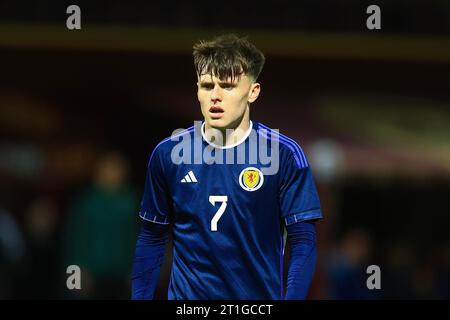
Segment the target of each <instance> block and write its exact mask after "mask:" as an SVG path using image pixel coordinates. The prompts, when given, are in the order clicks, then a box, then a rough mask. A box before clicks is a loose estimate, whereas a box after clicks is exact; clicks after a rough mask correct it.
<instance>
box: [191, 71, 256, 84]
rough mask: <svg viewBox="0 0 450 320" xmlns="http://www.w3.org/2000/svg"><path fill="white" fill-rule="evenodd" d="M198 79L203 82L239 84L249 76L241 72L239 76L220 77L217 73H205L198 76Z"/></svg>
mask: <svg viewBox="0 0 450 320" xmlns="http://www.w3.org/2000/svg"><path fill="white" fill-rule="evenodd" d="M198 80H199V82H202V83H234V84H238V83H240V82H243V81H245V80H247V76H246V75H245V74H240V75H239V76H236V77H231V76H229V77H224V78H219V77H218V76H216V75H215V74H211V73H203V74H201V75H200V76H199V77H198Z"/></svg>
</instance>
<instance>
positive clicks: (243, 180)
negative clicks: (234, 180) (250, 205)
mask: <svg viewBox="0 0 450 320" xmlns="http://www.w3.org/2000/svg"><path fill="white" fill-rule="evenodd" d="M263 182H264V176H263V174H262V172H261V171H260V170H259V169H258V168H254V167H248V168H245V169H244V170H242V171H241V174H240V175H239V184H240V185H241V187H242V189H244V190H246V191H256V190H258V189H259V188H261V186H262V184H263Z"/></svg>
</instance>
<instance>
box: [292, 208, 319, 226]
mask: <svg viewBox="0 0 450 320" xmlns="http://www.w3.org/2000/svg"><path fill="white" fill-rule="evenodd" d="M322 218H323V217H322V211H321V210H320V208H317V209H312V210H308V211H303V212H300V213H293V214H290V215H288V216H287V217H285V218H284V222H285V224H286V225H287V226H289V225H291V224H293V223H297V222H302V221H306V220H313V219H322Z"/></svg>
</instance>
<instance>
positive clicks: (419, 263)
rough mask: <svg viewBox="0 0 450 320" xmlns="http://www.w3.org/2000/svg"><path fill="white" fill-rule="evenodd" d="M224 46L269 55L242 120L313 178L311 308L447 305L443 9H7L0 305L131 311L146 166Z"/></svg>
mask: <svg viewBox="0 0 450 320" xmlns="http://www.w3.org/2000/svg"><path fill="white" fill-rule="evenodd" d="M71 4H76V5H78V6H79V7H80V9H81V30H72V31H70V30H68V29H67V28H66V19H67V18H68V17H69V15H70V14H67V13H66V9H67V7H68V6H69V5H71ZM370 4H377V5H379V6H380V8H381V27H382V28H381V30H373V31H372V30H368V29H367V28H366V19H367V18H368V16H369V15H368V14H367V13H366V8H367V7H368V6H369V5H370ZM224 32H234V33H236V34H238V35H248V36H249V39H250V40H251V41H252V42H254V43H255V44H256V45H257V46H258V47H259V48H260V49H262V51H263V52H264V53H265V54H266V58H267V62H266V65H265V68H264V70H263V72H262V74H261V77H260V79H259V80H260V83H261V84H262V94H261V96H260V98H259V99H258V101H257V102H256V103H255V104H254V105H253V106H252V110H251V116H252V118H253V119H254V120H256V121H261V122H263V123H265V124H266V125H268V126H270V127H272V128H279V129H280V131H281V132H282V133H284V134H287V135H289V136H291V137H292V138H295V139H296V140H297V141H298V142H299V143H300V144H301V146H302V147H303V149H304V150H305V152H306V154H307V155H308V157H309V160H310V163H311V166H312V168H313V171H314V173H315V176H316V182H317V185H318V189H319V193H320V197H321V202H322V207H323V212H324V216H325V219H324V220H323V221H321V222H319V223H318V225H317V226H318V253H319V260H318V267H317V270H316V273H315V277H314V281H313V284H312V287H311V290H310V295H309V298H310V299H449V298H450V279H449V278H450V272H449V271H450V236H449V230H450V201H449V198H450V90H449V89H450V81H449V74H450V2H449V1H448V0H429V1H424V0H422V1H414V0H409V1H404V0H390V1H376V2H372V1H370V2H369V1H364V0H359V1H357V0H335V1H313V0H298V1H295V2H292V3H291V2H288V1H284V0H281V1H277V2H276V3H274V2H264V1H260V2H257V3H252V4H244V3H242V2H241V3H239V4H238V3H236V4H233V2H226V3H222V2H210V1H195V2H193V3H189V2H183V3H173V2H169V1H165V2H162V1H140V0H130V1H127V2H125V1H113V0H110V1H96V2H95V3H93V1H76V2H69V1H56V0H40V1H26V2H24V1H20V0H19V1H12V0H6V1H2V0H0V298H1V299H128V298H129V296H130V273H131V263H132V259H133V254H134V245H135V241H136V236H137V232H138V230H139V222H140V221H139V218H138V215H137V213H138V209H139V202H140V198H141V196H142V191H143V187H144V181H145V173H146V168H147V161H148V158H149V156H150V153H151V151H152V150H153V148H154V147H155V146H156V145H157V143H158V142H159V141H160V140H162V139H163V138H165V137H168V136H170V134H171V133H172V131H173V130H174V129H176V128H187V127H189V126H191V125H192V124H193V121H194V120H201V113H200V110H199V106H198V102H197V100H196V85H195V83H196V78H195V72H194V68H193V62H192V57H191V50H192V45H193V43H195V42H196V41H197V40H199V39H205V38H210V37H212V36H215V35H219V34H221V33H224ZM170 258H171V255H170V246H168V247H167V258H166V260H165V263H164V266H163V269H162V272H161V279H160V282H159V285H158V288H157V292H156V298H157V299H166V290H167V284H168V279H169V275H170ZM288 258H289V252H288V253H287V255H286V259H288ZM73 264H75V265H79V266H80V267H81V269H82V290H80V291H77V290H73V291H70V290H68V289H67V288H66V279H67V277H68V275H67V274H66V268H67V266H69V265H73ZM372 264H375V265H378V266H379V267H380V269H381V290H368V289H367V287H366V279H367V277H368V276H369V275H368V274H367V273H366V268H367V266H369V265H372ZM285 265H286V264H285Z"/></svg>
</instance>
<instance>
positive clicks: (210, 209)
mask: <svg viewBox="0 0 450 320" xmlns="http://www.w3.org/2000/svg"><path fill="white" fill-rule="evenodd" d="M173 176H174V177H176V181H173V182H172V183H171V188H170V189H171V198H172V201H173V202H172V205H173V214H174V217H173V219H174V222H175V223H176V224H178V225H183V224H184V223H186V226H187V225H189V226H191V227H195V226H197V227H201V228H207V229H209V230H210V231H213V232H214V231H220V230H224V229H227V228H236V225H241V226H242V225H245V224H248V223H252V224H263V225H271V224H272V227H273V223H275V222H277V219H279V208H278V207H279V206H278V203H279V198H278V197H279V195H278V188H277V176H276V175H263V173H262V172H261V170H260V168H259V167H258V166H251V165H246V164H242V165H237V164H236V165H225V164H213V165H181V166H177V167H176V169H175V174H174V175H173ZM263 229H264V228H263Z"/></svg>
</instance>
